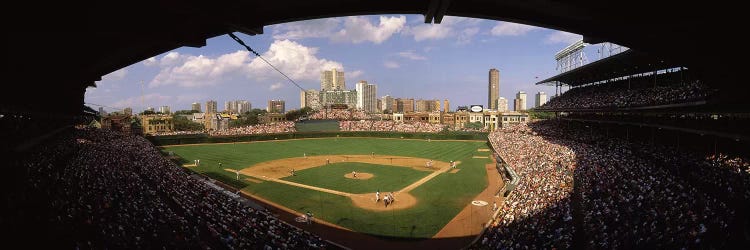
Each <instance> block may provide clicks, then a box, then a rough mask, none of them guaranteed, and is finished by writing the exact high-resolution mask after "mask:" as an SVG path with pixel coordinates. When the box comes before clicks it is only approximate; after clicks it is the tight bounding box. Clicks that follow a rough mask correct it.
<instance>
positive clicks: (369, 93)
mask: <svg viewBox="0 0 750 250" xmlns="http://www.w3.org/2000/svg"><path fill="white" fill-rule="evenodd" d="M356 91H357V109H360V110H364V111H365V112H369V113H375V112H377V110H378V107H377V104H378V101H377V96H378V95H377V94H378V93H377V92H378V87H377V86H375V84H369V83H367V81H359V82H358V83H357V85H356Z"/></svg>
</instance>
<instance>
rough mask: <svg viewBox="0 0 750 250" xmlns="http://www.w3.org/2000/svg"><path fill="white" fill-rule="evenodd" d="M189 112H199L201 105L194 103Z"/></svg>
mask: <svg viewBox="0 0 750 250" xmlns="http://www.w3.org/2000/svg"><path fill="white" fill-rule="evenodd" d="M190 109H191V110H198V112H201V104H200V103H198V102H194V103H193V105H191V106H190Z"/></svg>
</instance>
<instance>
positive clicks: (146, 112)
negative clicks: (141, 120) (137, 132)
mask: <svg viewBox="0 0 750 250" xmlns="http://www.w3.org/2000/svg"><path fill="white" fill-rule="evenodd" d="M153 114H156V112H154V111H151V110H144V111H143V113H141V115H153Z"/></svg>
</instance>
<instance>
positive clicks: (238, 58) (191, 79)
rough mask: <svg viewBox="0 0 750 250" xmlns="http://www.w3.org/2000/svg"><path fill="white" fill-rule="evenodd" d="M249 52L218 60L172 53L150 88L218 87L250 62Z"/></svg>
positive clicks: (236, 53)
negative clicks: (171, 86)
mask: <svg viewBox="0 0 750 250" xmlns="http://www.w3.org/2000/svg"><path fill="white" fill-rule="evenodd" d="M248 57H249V52H247V51H237V52H234V53H230V54H224V55H221V56H219V57H218V58H215V59H213V58H209V57H206V56H202V55H200V56H181V55H179V54H178V53H177V52H170V53H169V54H167V55H166V56H164V58H162V62H164V61H165V59H166V60H167V62H166V63H162V64H161V65H162V70H161V71H160V72H159V74H157V75H156V76H155V77H154V79H153V80H151V83H150V84H149V86H150V87H158V86H165V85H178V86H180V87H188V88H189V87H202V86H210V85H216V84H218V83H219V82H220V80H222V79H224V78H226V77H229V76H230V75H231V73H234V72H237V71H239V70H241V69H242V68H243V66H244V65H245V64H246V63H247V62H248V59H249V58H248ZM181 58H185V60H184V62H183V63H182V64H179V65H174V66H172V67H170V66H168V65H172V64H175V62H176V60H182V59H181Z"/></svg>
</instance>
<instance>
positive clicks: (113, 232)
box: [21, 129, 326, 249]
mask: <svg viewBox="0 0 750 250" xmlns="http://www.w3.org/2000/svg"><path fill="white" fill-rule="evenodd" d="M39 147H40V148H38V149H36V150H35V152H36V153H32V154H31V155H30V156H29V158H28V159H27V160H26V161H23V163H21V165H22V166H23V167H25V168H26V171H27V173H28V181H27V182H26V183H27V187H26V189H25V190H26V192H28V193H29V194H34V196H33V197H35V198H37V199H40V200H45V202H44V203H43V204H46V206H49V209H48V211H49V212H48V214H45V215H44V216H47V217H48V218H49V220H50V224H51V225H53V228H57V230H58V231H56V232H55V233H56V234H60V235H67V236H65V237H64V239H65V241H67V242H68V243H70V244H71V246H70V247H72V248H87V249H92V248H93V249H163V248H169V249H176V248H181V249H186V248H202V249H216V248H229V249H324V248H326V243H325V242H324V241H323V240H322V239H320V238H319V237H317V236H315V235H312V234H310V233H308V232H306V231H304V230H301V229H299V228H297V227H294V226H291V225H289V224H286V223H284V222H282V221H280V220H278V219H277V218H276V217H274V216H273V215H271V214H270V213H268V212H267V211H265V210H258V209H253V208H251V207H249V206H246V205H243V204H242V203H240V202H239V201H238V200H235V199H233V198H232V197H230V196H229V195H226V194H225V193H223V192H221V191H219V190H217V189H215V188H213V187H211V186H210V185H208V184H207V183H206V182H205V180H204V179H203V177H198V176H197V175H191V174H189V173H188V172H187V171H185V170H183V169H182V168H181V167H179V166H177V165H176V164H174V163H173V162H171V161H169V160H167V159H165V157H162V155H161V154H160V152H159V150H158V149H157V148H156V147H154V146H153V145H152V144H151V143H149V142H148V141H147V140H146V139H144V138H142V137H138V136H133V135H125V134H120V133H116V132H111V131H108V130H98V129H74V130H73V131H72V132H70V133H68V134H67V135H61V136H60V137H59V138H57V139H56V141H55V142H49V143H47V144H45V145H40V146H39ZM56 247H61V246H60V245H58V246H56ZM66 248H67V247H66Z"/></svg>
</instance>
